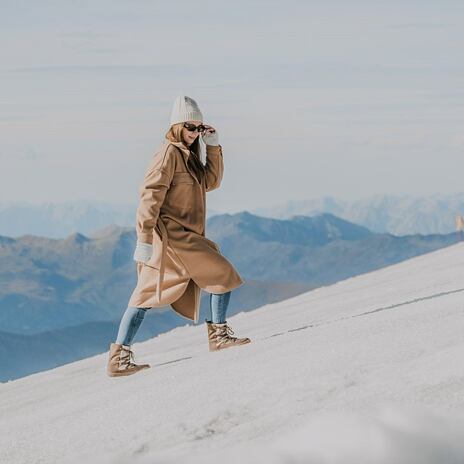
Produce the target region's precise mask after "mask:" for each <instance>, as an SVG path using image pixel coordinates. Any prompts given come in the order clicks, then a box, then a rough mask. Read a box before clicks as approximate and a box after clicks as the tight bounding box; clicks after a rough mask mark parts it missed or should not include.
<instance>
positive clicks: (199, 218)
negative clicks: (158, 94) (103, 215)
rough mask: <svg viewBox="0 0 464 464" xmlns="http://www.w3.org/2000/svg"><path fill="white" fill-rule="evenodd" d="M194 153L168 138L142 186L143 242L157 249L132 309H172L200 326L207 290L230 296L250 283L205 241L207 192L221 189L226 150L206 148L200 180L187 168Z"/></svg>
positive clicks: (143, 269)
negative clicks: (229, 294) (235, 290)
mask: <svg viewBox="0 0 464 464" xmlns="http://www.w3.org/2000/svg"><path fill="white" fill-rule="evenodd" d="M189 156H193V155H191V154H190V150H189V148H188V147H186V146H185V145H184V144H183V143H181V142H171V141H169V140H168V139H165V141H164V142H163V143H162V144H161V146H160V147H159V148H158V149H157V150H156V152H155V154H154V156H153V158H152V160H151V162H150V164H149V166H148V169H147V171H146V174H145V179H144V181H143V183H142V185H141V187H140V190H139V192H140V203H139V206H138V208H137V215H136V232H137V239H138V240H140V241H141V242H144V243H151V244H152V245H153V254H152V257H151V258H150V260H149V261H147V262H146V263H142V262H137V263H136V269H137V286H136V287H135V289H134V291H133V292H132V294H131V296H130V299H129V303H128V305H129V306H135V307H139V308H152V307H161V306H166V305H171V307H172V308H173V309H174V310H175V311H176V312H177V313H178V314H180V315H181V316H183V317H185V318H187V319H190V320H192V321H194V322H195V323H197V322H198V316H199V312H200V293H201V289H203V290H205V291H206V292H209V293H226V292H227V291H229V290H232V289H234V288H237V287H239V286H240V285H242V284H243V283H244V281H243V279H242V277H241V276H240V274H239V273H238V272H237V270H236V269H235V268H234V266H233V265H232V264H231V263H230V262H229V261H228V260H227V259H226V258H225V257H224V256H223V255H222V254H221V252H220V250H219V246H218V245H217V244H216V243H214V242H213V241H212V240H209V239H208V238H206V237H205V222H206V221H205V217H206V216H205V215H206V192H210V191H211V190H214V189H216V188H218V187H219V186H220V185H221V181H222V177H223V172H224V163H223V157H222V146H221V145H219V146H211V145H207V146H206V164H205V165H204V167H202V169H201V172H200V173H199V174H201V175H200V176H199V177H200V179H197V177H196V176H195V172H193V171H192V169H191V167H190V165H189V164H188V163H187V160H188V158H189Z"/></svg>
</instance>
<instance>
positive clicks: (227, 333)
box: [216, 324, 237, 346]
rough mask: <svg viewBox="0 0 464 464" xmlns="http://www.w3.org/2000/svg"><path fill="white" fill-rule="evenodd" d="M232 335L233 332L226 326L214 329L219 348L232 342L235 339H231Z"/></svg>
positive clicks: (235, 338)
mask: <svg viewBox="0 0 464 464" xmlns="http://www.w3.org/2000/svg"><path fill="white" fill-rule="evenodd" d="M232 335H234V331H233V330H232V329H231V328H230V327H229V326H228V325H227V324H226V325H223V326H218V327H216V337H217V339H216V344H217V345H218V346H220V345H223V344H224V343H227V342H229V341H232V342H234V341H235V340H237V337H232Z"/></svg>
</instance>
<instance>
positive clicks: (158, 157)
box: [136, 147, 175, 243]
mask: <svg viewBox="0 0 464 464" xmlns="http://www.w3.org/2000/svg"><path fill="white" fill-rule="evenodd" d="M174 170H175V157H174V153H173V151H172V150H171V149H170V148H169V147H168V148H167V149H166V150H165V151H159V152H157V153H155V155H154V156H153V159H152V160H151V162H150V165H149V166H148V169H147V171H146V173H145V178H144V180H143V182H142V185H141V186H140V188H139V195H140V201H139V206H138V208H137V214H136V233H137V240H139V241H141V242H143V243H152V242H153V229H154V227H155V226H156V223H157V221H158V216H159V212H160V209H161V206H162V204H163V202H164V198H165V196H166V192H167V191H168V189H169V186H170V185H171V181H172V177H173V175H174Z"/></svg>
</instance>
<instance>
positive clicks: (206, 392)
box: [0, 243, 464, 464]
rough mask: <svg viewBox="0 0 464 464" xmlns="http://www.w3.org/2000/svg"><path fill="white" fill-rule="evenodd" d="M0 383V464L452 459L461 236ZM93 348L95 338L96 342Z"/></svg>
mask: <svg viewBox="0 0 464 464" xmlns="http://www.w3.org/2000/svg"><path fill="white" fill-rule="evenodd" d="M228 322H229V323H230V325H231V327H232V328H233V329H234V331H235V332H236V335H238V336H249V337H250V338H251V339H252V343H250V344H248V345H245V346H242V347H237V348H231V349H228V350H224V351H220V352H214V353H210V352H209V351H208V350H207V343H206V328H205V326H204V324H201V325H198V326H194V327H189V326H183V327H179V328H176V329H174V330H172V331H171V332H168V333H165V334H162V335H160V336H157V337H155V338H153V339H151V340H148V341H146V342H143V343H136V344H134V345H133V349H134V352H135V358H136V361H137V362H149V363H150V364H151V365H152V368H151V369H147V370H146V371H142V372H140V373H138V374H136V375H133V376H129V377H123V378H110V377H108V376H107V375H106V373H105V368H106V361H107V356H108V355H107V353H103V354H100V355H97V356H93V357H91V358H88V359H85V360H81V361H78V362H74V363H71V364H67V365H65V366H62V367H59V368H56V369H52V370H49V371H46V372H41V373H38V374H33V375H30V376H28V377H25V378H22V379H18V380H15V381H12V382H7V383H5V384H1V385H0V450H1V455H0V461H1V462H2V463H3V462H5V463H8V464H10V463H11V464H12V463H27V464H31V463H47V464H50V463H68V462H69V463H83V462H85V463H93V462H98V463H114V464H123V463H135V464H140V463H143V464H148V463H200V462H201V463H218V462H220V463H221V464H222V463H232V462H240V463H252V462H253V463H256V462H267V463H271V464H274V463H292V464H298V463H305V464H321V463H322V464H325V463H327V464H339V463H340V464H341V463H343V464H351V463H353V464H364V463H366V464H367V463H369V464H379V463H381V464H403V463H404V464H406V463H407V464H416V463H417V464H419V463H420V464H431V463H434V464H435V463H440V464H448V463H462V462H464V413H463V409H464V401H463V391H464V372H463V367H462V365H463V363H462V359H463V355H464V244H463V243H459V244H456V245H453V246H450V247H448V248H444V249H441V250H438V251H435V252H433V253H429V254H427V255H422V256H419V257H416V258H413V259H411V260H408V261H405V262H402V263H400V264H396V265H393V266H389V267H387V268H384V269H381V270H378V271H374V272H371V273H368V274H364V275H361V276H357V277H354V278H350V279H347V280H345V281H343V282H339V283H337V284H334V285H330V286H327V287H322V288H319V289H316V290H313V291H311V292H307V293H304V294H301V295H298V296H296V297H293V298H290V299H288V300H285V301H283V302H278V303H275V304H268V305H265V306H263V307H261V308H259V309H256V310H254V311H252V312H249V313H240V314H238V315H235V316H233V317H231V318H230V320H229V321H228ZM109 342H110V341H108V345H109Z"/></svg>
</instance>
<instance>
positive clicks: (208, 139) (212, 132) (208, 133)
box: [202, 124, 219, 146]
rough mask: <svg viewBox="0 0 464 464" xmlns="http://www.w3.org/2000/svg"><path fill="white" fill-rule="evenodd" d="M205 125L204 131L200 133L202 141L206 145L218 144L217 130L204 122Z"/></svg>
mask: <svg viewBox="0 0 464 464" xmlns="http://www.w3.org/2000/svg"><path fill="white" fill-rule="evenodd" d="M204 126H205V127H206V130H205V132H204V133H203V134H202V138H203V142H205V143H206V145H212V146H218V145H219V136H218V133H217V130H216V129H215V128H214V127H213V126H208V125H206V124H204Z"/></svg>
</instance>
